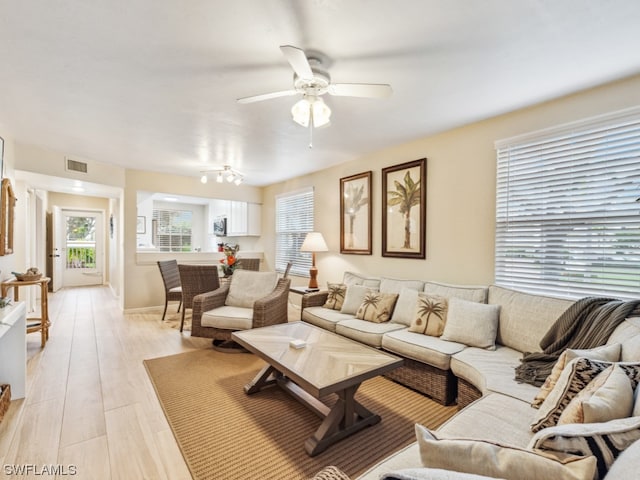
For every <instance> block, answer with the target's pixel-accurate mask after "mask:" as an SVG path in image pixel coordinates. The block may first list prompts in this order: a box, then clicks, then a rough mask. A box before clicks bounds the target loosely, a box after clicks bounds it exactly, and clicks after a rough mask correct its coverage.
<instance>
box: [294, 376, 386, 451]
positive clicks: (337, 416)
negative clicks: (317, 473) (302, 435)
mask: <svg viewBox="0 0 640 480" xmlns="http://www.w3.org/2000/svg"><path fill="white" fill-rule="evenodd" d="M359 386H360V384H358V385H354V386H353V387H349V388H346V389H345V390H343V391H342V392H340V393H339V394H338V397H339V398H338V401H337V402H336V404H335V405H334V407H333V408H332V409H331V411H330V412H329V414H328V415H327V417H326V418H325V419H324V421H323V422H322V423H321V424H320V427H318V429H317V430H316V432H315V433H314V434H313V436H311V437H309V438H308V439H307V441H306V442H305V444H304V448H305V450H306V451H307V453H308V454H309V455H310V456H312V457H313V456H314V455H317V454H319V453H322V452H324V451H325V450H326V449H327V448H328V447H329V446H331V445H333V444H334V443H336V442H337V441H339V440H342V439H343V438H345V437H348V436H349V435H352V434H354V433H356V432H358V431H360V430H362V429H363V428H365V427H368V426H370V425H375V424H376V423H378V422H379V421H380V416H379V415H376V414H375V413H373V412H371V411H370V410H368V409H367V408H365V407H364V405H362V404H360V403H358V402H357V401H356V399H355V398H354V396H355V393H356V391H357V390H358V387H359Z"/></svg>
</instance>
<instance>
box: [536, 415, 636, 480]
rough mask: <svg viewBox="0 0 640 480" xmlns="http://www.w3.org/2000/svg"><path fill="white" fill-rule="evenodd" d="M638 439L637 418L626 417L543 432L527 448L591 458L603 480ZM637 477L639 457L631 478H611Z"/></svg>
mask: <svg viewBox="0 0 640 480" xmlns="http://www.w3.org/2000/svg"><path fill="white" fill-rule="evenodd" d="M638 439H640V418H638V417H628V418H620V419H617V420H611V421H609V422H604V423H584V424H581V423H573V424H567V425H558V426H555V427H550V428H545V429H544V430H541V431H540V432H538V433H537V434H536V435H535V436H534V437H533V438H532V439H531V442H530V443H529V448H532V449H533V448H535V449H539V450H547V451H552V452H571V453H575V454H577V455H593V456H594V457H595V458H596V460H597V464H598V473H599V477H598V478H602V477H603V476H604V474H605V472H606V471H607V470H608V469H609V468H610V467H611V466H612V465H613V466H614V467H615V464H616V463H617V461H616V462H615V463H614V461H615V460H616V457H617V456H618V455H619V454H620V453H621V452H623V451H624V450H625V449H627V447H629V448H631V447H633V445H635V443H637V441H638ZM634 450H635V448H634ZM636 451H637V450H636ZM639 453H640V452H639ZM612 470H613V467H612ZM609 473H611V472H609ZM637 475H638V457H637V456H636V459H635V470H634V471H633V474H632V475H629V476H620V477H611V478H615V479H626V478H637ZM607 478H608V477H607Z"/></svg>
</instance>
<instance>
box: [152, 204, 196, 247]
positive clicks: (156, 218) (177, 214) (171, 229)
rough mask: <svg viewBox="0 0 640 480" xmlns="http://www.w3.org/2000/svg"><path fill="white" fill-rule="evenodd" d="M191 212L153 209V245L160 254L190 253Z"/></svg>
mask: <svg viewBox="0 0 640 480" xmlns="http://www.w3.org/2000/svg"><path fill="white" fill-rule="evenodd" d="M192 220H193V212H192V211H191V210H169V209H157V208H154V209H153V221H152V228H153V237H152V240H153V244H154V245H155V246H156V248H157V249H158V250H160V251H161V252H190V251H191V225H192Z"/></svg>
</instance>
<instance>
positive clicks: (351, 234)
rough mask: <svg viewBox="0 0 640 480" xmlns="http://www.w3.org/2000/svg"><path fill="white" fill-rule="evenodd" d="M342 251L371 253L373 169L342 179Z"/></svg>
mask: <svg viewBox="0 0 640 480" xmlns="http://www.w3.org/2000/svg"><path fill="white" fill-rule="evenodd" d="M340 253H353V254H359V255H371V171H368V172H363V173H358V174H357V175H352V176H350V177H344V178H341V179H340Z"/></svg>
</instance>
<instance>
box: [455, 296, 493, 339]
mask: <svg viewBox="0 0 640 480" xmlns="http://www.w3.org/2000/svg"><path fill="white" fill-rule="evenodd" d="M499 312H500V306H499V305H486V304H484V303H476V302H469V301H467V300H461V299H459V298H451V299H450V300H449V311H448V312H447V322H446V323H445V325H444V331H443V332H442V340H449V341H451V342H458V343H464V344H465V345H469V346H470V347H479V348H487V349H489V350H495V348H496V347H495V341H496V332H497V331H498V315H499Z"/></svg>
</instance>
